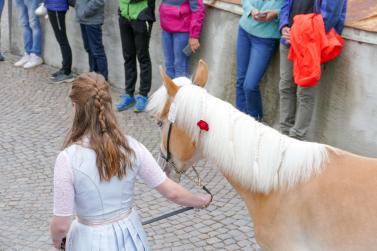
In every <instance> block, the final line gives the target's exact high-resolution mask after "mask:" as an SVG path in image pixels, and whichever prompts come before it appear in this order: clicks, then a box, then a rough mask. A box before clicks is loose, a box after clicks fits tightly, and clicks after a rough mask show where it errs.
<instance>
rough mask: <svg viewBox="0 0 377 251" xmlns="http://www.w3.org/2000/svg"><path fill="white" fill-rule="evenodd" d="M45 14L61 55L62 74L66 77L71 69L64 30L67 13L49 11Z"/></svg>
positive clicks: (70, 53) (70, 56)
mask: <svg viewBox="0 0 377 251" xmlns="http://www.w3.org/2000/svg"><path fill="white" fill-rule="evenodd" d="M47 13H48V17H49V19H50V22H51V26H52V29H53V30H54V33H55V37H56V40H57V41H58V43H59V46H60V50H61V53H62V58H63V62H62V70H63V71H64V74H66V75H68V74H70V73H71V67H72V50H71V46H70V45H69V42H68V38H67V33H66V30H65V13H67V11H50V10H49V11H48V12H47Z"/></svg>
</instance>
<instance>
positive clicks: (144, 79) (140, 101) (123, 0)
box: [117, 0, 156, 112]
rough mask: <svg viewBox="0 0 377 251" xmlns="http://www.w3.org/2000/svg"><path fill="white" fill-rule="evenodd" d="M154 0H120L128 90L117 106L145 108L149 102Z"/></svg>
mask: <svg viewBox="0 0 377 251" xmlns="http://www.w3.org/2000/svg"><path fill="white" fill-rule="evenodd" d="M154 7H155V0H119V30H120V37H121V41H122V51H123V58H124V72H125V78H126V79H125V87H126V94H125V95H124V96H122V98H121V101H120V102H119V104H117V110H118V111H123V110H125V109H128V108H130V107H132V106H133V105H134V104H135V102H136V105H135V109H134V111H135V112H143V111H144V110H145V107H146V106H147V103H148V93H149V91H150V89H151V85H152V63H151V58H150V56H149V41H150V37H151V32H152V25H153V22H154V21H156V17H155V14H154ZM136 57H137V59H138V61H139V65H140V88H139V95H138V96H136V98H135V97H134V93H135V85H136V80H137V67H136Z"/></svg>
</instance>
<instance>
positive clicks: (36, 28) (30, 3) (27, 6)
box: [16, 0, 42, 56]
mask: <svg viewBox="0 0 377 251" xmlns="http://www.w3.org/2000/svg"><path fill="white" fill-rule="evenodd" d="M16 6H17V8H18V12H19V16H20V21H21V25H22V28H23V37H24V50H25V52H26V53H27V54H30V53H34V54H36V55H38V56H41V55H42V30H41V23H40V22H39V17H38V16H37V15H35V10H36V9H37V8H38V6H39V0H16Z"/></svg>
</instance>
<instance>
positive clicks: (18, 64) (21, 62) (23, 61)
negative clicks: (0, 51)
mask: <svg viewBox="0 0 377 251" xmlns="http://www.w3.org/2000/svg"><path fill="white" fill-rule="evenodd" d="M29 59H30V55H29V54H26V53H25V55H24V56H23V57H22V58H20V60H18V61H17V62H16V63H15V64H14V66H16V67H21V66H24V65H25V64H26V63H27V62H29Z"/></svg>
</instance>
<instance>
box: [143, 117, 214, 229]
mask: <svg viewBox="0 0 377 251" xmlns="http://www.w3.org/2000/svg"><path fill="white" fill-rule="evenodd" d="M172 124H173V123H170V124H169V130H168V138H167V142H166V161H167V162H168V161H169V160H170V150H169V143H170V135H171V128H172ZM201 188H202V189H203V190H204V191H205V192H206V193H208V194H209V195H211V201H212V198H213V195H212V193H211V192H210V191H209V190H208V188H207V187H206V186H201ZM192 209H194V208H193V207H184V208H181V209H178V210H175V211H173V212H170V213H166V214H163V215H160V216H158V217H156V218H153V219H150V220H146V221H144V222H142V223H141V224H142V225H143V226H144V225H148V224H151V223H153V222H156V221H160V220H163V219H166V218H169V217H172V216H174V215H177V214H181V213H184V212H186V211H189V210H192Z"/></svg>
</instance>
